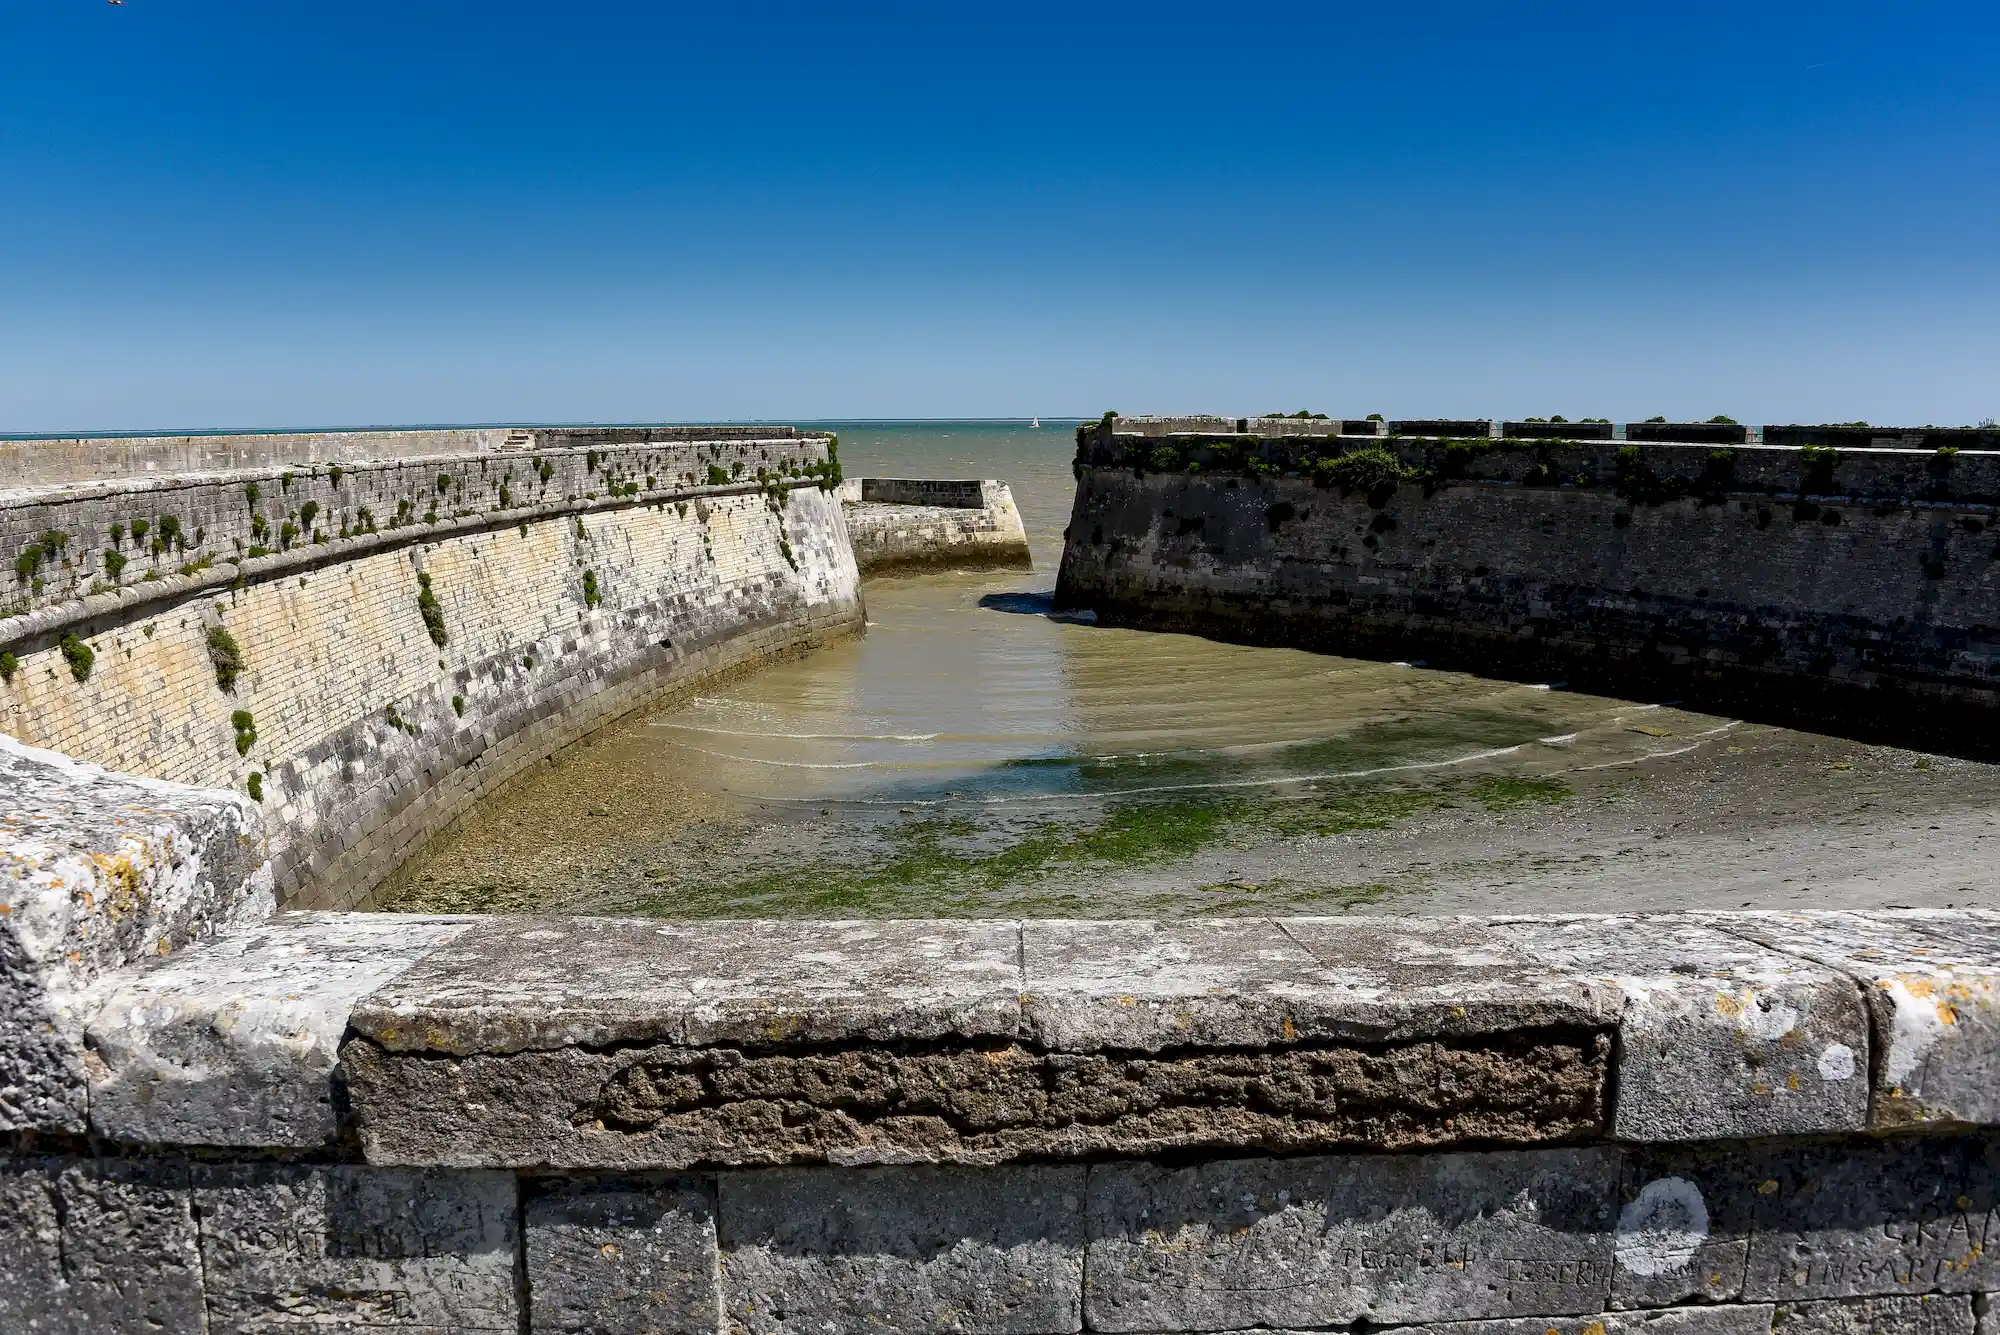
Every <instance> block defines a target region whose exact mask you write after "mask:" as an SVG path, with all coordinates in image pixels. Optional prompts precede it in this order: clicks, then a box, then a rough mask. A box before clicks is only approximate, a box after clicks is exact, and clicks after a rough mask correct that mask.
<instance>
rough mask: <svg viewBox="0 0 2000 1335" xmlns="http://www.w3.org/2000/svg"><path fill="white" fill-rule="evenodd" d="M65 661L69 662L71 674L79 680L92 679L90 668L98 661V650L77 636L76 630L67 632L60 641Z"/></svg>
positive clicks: (59, 644)
mask: <svg viewBox="0 0 2000 1335" xmlns="http://www.w3.org/2000/svg"><path fill="white" fill-rule="evenodd" d="M57 647H58V648H60V649H61V650H62V656H63V662H65V663H68V664H69V675H70V676H72V677H75V678H76V679H77V680H78V681H80V682H82V681H89V680H90V669H91V668H92V667H93V666H95V665H96V663H97V651H96V650H95V649H92V648H91V647H90V646H89V645H87V644H85V643H84V642H83V641H82V640H79V639H78V638H77V637H76V632H75V631H69V632H66V633H65V634H64V635H63V637H62V639H61V640H60V641H58V643H57Z"/></svg>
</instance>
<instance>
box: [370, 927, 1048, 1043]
mask: <svg viewBox="0 0 2000 1335" xmlns="http://www.w3.org/2000/svg"><path fill="white" fill-rule="evenodd" d="M1018 956H1019V942H1018V932H1017V929H1016V927H1015V925H1014V924H1013V923H1011V922H954V921H948V920H939V921H906V922H889V921H882V922H797V921H759V922H739V923H730V922H704V923H670V922H657V921H629V920H623V919H591V918H505V917H500V918H490V919H487V920H485V921H483V922H482V923H481V924H480V925H479V927H478V928H477V929H475V930H474V931H472V932H470V933H468V934H467V935H465V936H463V937H461V938H459V939H458V940H457V941H455V942H453V943H452V944H451V945H450V946H449V947H447V948H445V949H442V950H438V951H435V952H433V953H432V954H431V955H430V956H429V957H428V958H427V959H425V960H424V962H423V963H422V964H420V965H419V966H418V967H416V968H415V969H412V970H410V971H409V972H407V973H405V974H404V975H402V976H401V977H400V978H398V979H397V980H396V981H394V982H393V983H391V984H389V985H388V986H386V987H383V988H382V989H380V990H379V991H378V992H377V993H375V995H373V996H371V997H369V998H368V999H367V1001H365V1002H364V1003H363V1004H362V1005H360V1006H358V1007H357V1008H356V1009H355V1012H354V1018H353V1023H354V1027H355V1029H356V1031H357V1032H359V1033H361V1034H363V1035H365V1036H366V1037H368V1038H369V1039H371V1040H372V1041H374V1042H375V1043H377V1044H379V1045H380V1046H382V1047H383V1048H385V1049H387V1050H390V1051H397V1052H431V1053H452V1054H457V1055H461V1056H462V1055H466V1054H470V1053H475V1052H489V1053H505V1052H523V1051H529V1050H533V1049H554V1048H563V1047H571V1046H593V1047H602V1046H607V1045H610V1044H615V1043H669V1044H692V1045H701V1044H708V1043H727V1042H746V1043H787V1042H788V1043H830V1042H841V1041H854V1040H867V1041H903V1040H912V1039H916V1040H924V1039H936V1038H942V1037H945V1036H954V1037H983V1036H1005V1037H1012V1036H1013V1034H1014V1030H1015V1027H1016V1025H1017V1022H1018V1017H1019V1011H1020V1001H1019V995H1018V993H1019V983H1018V979H1019V967H1018Z"/></svg>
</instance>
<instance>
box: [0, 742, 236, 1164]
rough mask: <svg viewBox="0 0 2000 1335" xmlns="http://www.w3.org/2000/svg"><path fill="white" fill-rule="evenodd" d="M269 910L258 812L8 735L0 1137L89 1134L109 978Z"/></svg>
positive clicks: (0, 934) (2, 785) (2, 752)
mask: <svg viewBox="0 0 2000 1335" xmlns="http://www.w3.org/2000/svg"><path fill="white" fill-rule="evenodd" d="M272 907H273V903H272V895H271V874H270V870H269V868H268V867H267V866H266V865H265V860H264V840H263V835H262V827H261V826H260V825H259V818H258V812H257V808H256V806H255V804H254V803H251V802H249V801H248V800H247V799H244V798H241V797H237V796H235V795H233V794H230V793H224V792H212V791H208V790H205V789H198V788H185V787H182V786H180V785H178V784H170V783H161V782H158V781H156V780H152V779H141V778H135V777H133V776H131V775H126V774H116V773H113V772H112V771H110V770H106V769H103V768H100V767H99V766H96V765H87V764H84V763H81V762H79V761H75V760H71V759H70V758H69V757H67V756H64V755H60V754H58V753H56V752H54V751H42V750H38V749H36V748H34V747H30V746H23V745H22V744H20V743H19V742H16V741H15V740H13V739H12V738H11V737H7V736H4V735H0V1131H34V1130H41V1131H66V1132H82V1131H83V1130H85V1129H86V1126H87V1117H86V1104H87V1097H86V1094H85V1076H84V1057H83V1021H84V1016H85V1013H86V1012H87V1010H88V1006H89V1002H88V1001H87V999H86V997H85V993H86V992H87V990H88V989H89V988H90V987H91V985H92V984H93V983H94V982H95V981H96V980H97V979H98V978H99V977H100V975H102V974H104V973H105V972H106V971H108V970H112V969H116V968H118V967H120V966H122V965H125V964H128V963H130V962H132V961H133V960H137V959H142V958H149V957H154V956H159V955H166V954H170V953H172V952H173V951H176V950H179V949H181V948H182V947H184V946H186V945H188V944H190V943H192V942H193V941H196V940H198V939H200V938H202V937H204V936H207V935H210V934H212V933H214V932H217V931H222V930H228V929H231V928H235V927H242V926H247V925H249V924H251V923H253V922H255V921H257V920H258V919H260V918H264V917H267V916H269V914H270V913H271V911H272Z"/></svg>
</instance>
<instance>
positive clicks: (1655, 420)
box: [1646, 413, 1667, 422]
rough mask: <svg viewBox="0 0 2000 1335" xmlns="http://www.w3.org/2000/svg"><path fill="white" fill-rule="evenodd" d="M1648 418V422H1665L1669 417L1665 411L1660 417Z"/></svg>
mask: <svg viewBox="0 0 2000 1335" xmlns="http://www.w3.org/2000/svg"><path fill="white" fill-rule="evenodd" d="M1646 420H1647V421H1648V422H1664V421H1666V420H1667V417H1666V414H1665V413H1662V414H1660V415H1659V416H1658V417H1648V418H1647V419H1646Z"/></svg>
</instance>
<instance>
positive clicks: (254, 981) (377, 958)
mask: <svg viewBox="0 0 2000 1335" xmlns="http://www.w3.org/2000/svg"><path fill="white" fill-rule="evenodd" d="M470 926H471V923H470V921H469V920H466V919H440V918H421V917H416V916H408V917H405V916H401V915H386V914H385V915H376V914H359V913H289V914H284V915H281V916H280V917H278V918H275V919H273V920H272V921H270V922H268V923H265V924H263V925H262V926H260V927H257V928H255V929H254V930H251V931H246V932H240V933H236V934H233V935H230V936H226V937H223V938H221V939H219V940H217V941H214V942H211V943H208V944H205V945H202V946H198V947H197V948H195V949H193V950H190V951H187V952H185V953H182V954H177V955H175V956H173V957H172V958H171V959H169V960H167V961H164V962H162V963H161V964H159V965H157V966H155V967H150V968H147V969H144V970H143V971H141V972H138V973H136V974H135V975H132V976H129V977H126V978H122V979H119V980H116V981H115V982H114V983H110V984H107V986H106V987H105V988H102V989H100V991H99V996H100V998H101V1000H100V1004H99V1005H98V1006H97V1008H96V1011H95V1014H94V1015H93V1016H92V1017H91V1019H90V1022H89V1025H88V1029H87V1033H88V1037H89V1042H90V1044H91V1049H92V1054H93V1058H94V1060H93V1061H92V1062H91V1063H90V1070H91V1080H90V1123H91V1128H92V1130H93V1131H95V1132H96V1134H98V1135H100V1136H105V1137H108V1138H110V1139H112V1140H117V1141H124V1142H127V1143H136V1144H181V1145H237V1146H252V1145H254V1146H267V1145H268V1146H311V1145H322V1144H326V1143H328V1142H330V1141H332V1140H333V1139H335V1137H336V1135H337V1133H338V1131H339V1121H338V1110H337V1109H336V1107H335V1099H334V1089H333V1074H334V1065H335V1063H336V1061H337V1060H338V1058H339V1049H340V1040H341V1035H342V1034H343V1033H344V1032H345V1030H346V1028H347V1017H348V1012H349V1011H350V1010H352V1009H353V1006H354V1003H355V1001H356V1000H357V999H358V998H360V997H363V996H365V995H367V994H368V993H370V992H372V991H374V990H375V989H376V988H378V987H380V986H382V985H383V984H384V983H385V982H387V981H389V980H390V979H392V978H394V977H395V976H396V975H397V974H398V973H400V972H401V971H402V970H404V969H406V968H408V967H409V966H410V964H411V963H413V962H414V961H416V960H418V959H421V958H422V957H423V956H424V954H425V953H426V952H428V951H430V950H433V949H435V948H436V947H438V946H439V945H442V944H444V943H445V942H448V941H450V940H452V939H453V938H454V937H456V936H458V935H459V934H460V933H462V932H464V931H465V930H466V929H467V928H468V927H470Z"/></svg>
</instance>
